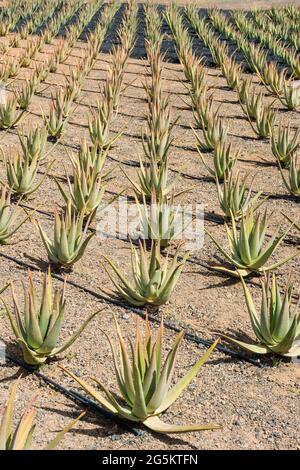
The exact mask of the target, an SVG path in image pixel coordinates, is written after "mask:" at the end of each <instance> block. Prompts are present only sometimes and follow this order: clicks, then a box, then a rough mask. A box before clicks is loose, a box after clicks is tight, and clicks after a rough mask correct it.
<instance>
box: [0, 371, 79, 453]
mask: <svg viewBox="0 0 300 470" xmlns="http://www.w3.org/2000/svg"><path fill="white" fill-rule="evenodd" d="M20 379H21V377H20V378H19V379H17V380H16V381H15V382H14V383H13V385H12V387H11V389H10V393H9V396H8V399H7V401H6V403H5V404H4V405H3V406H2V409H1V410H0V450H29V449H31V445H32V440H33V436H34V431H35V423H34V421H35V416H36V411H35V408H34V402H35V401H36V398H37V396H35V397H33V398H32V399H31V400H30V401H29V403H28V405H27V407H26V408H25V411H24V413H23V414H22V416H21V418H20V419H19V421H18V424H17V426H16V428H15V430H13V415H14V402H15V400H16V393H17V389H18V386H19V384H20ZM84 415H85V413H81V414H80V415H79V416H78V417H77V418H76V419H74V420H73V421H71V422H70V423H69V424H68V425H67V426H66V427H65V428H64V429H62V430H61V431H60V432H59V433H58V434H57V436H55V438H54V439H52V440H51V441H50V442H49V444H48V445H47V446H46V448H45V450H53V449H55V448H56V447H57V445H58V444H59V442H60V441H61V439H62V438H63V437H64V435H65V434H66V433H67V432H68V431H69V430H70V429H71V428H72V427H73V426H74V425H75V424H76V423H77V421H79V420H80V418H82V416H84Z"/></svg>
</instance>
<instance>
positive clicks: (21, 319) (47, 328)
mask: <svg viewBox="0 0 300 470" xmlns="http://www.w3.org/2000/svg"><path fill="white" fill-rule="evenodd" d="M28 277H29V287H28V288H27V289H26V288H25V286H24V306H23V311H22V309H21V308H20V306H19V301H18V298H17V296H16V292H15V287H14V284H13V283H12V282H11V284H10V285H11V292H12V298H13V305H14V313H15V315H14V314H13V312H12V311H11V310H10V309H9V307H8V306H7V304H6V303H5V302H4V301H3V302H4V305H5V309H6V312H7V315H8V317H9V320H10V324H11V327H12V330H13V332H14V334H15V336H16V339H17V342H18V344H19V345H20V346H21V349H22V352H23V358H24V361H25V362H26V364H30V365H33V366H41V365H42V364H44V363H45V362H46V361H47V360H48V359H51V358H53V357H55V356H57V355H58V354H60V353H62V352H64V351H66V349H68V348H69V347H70V346H72V344H73V343H74V341H76V339H77V338H78V337H79V335H80V334H81V333H82V331H83V330H84V328H85V327H86V326H87V325H88V324H89V322H90V321H91V320H92V319H93V318H94V316H95V315H96V314H98V313H99V312H98V311H97V312H96V313H93V314H92V315H91V316H90V317H89V318H88V319H87V320H86V321H85V322H84V323H83V324H82V325H81V327H80V328H79V329H78V330H77V332H76V333H74V334H73V335H72V336H71V337H70V338H69V339H68V340H67V341H66V342H65V344H64V345H62V346H57V343H58V339H59V335H60V331H61V327H62V322H63V319H64V314H65V306H66V300H65V285H64V287H63V288H62V289H60V290H57V291H55V292H54V295H53V287H52V277H51V271H50V269H49V271H48V273H47V274H45V278H44V284H43V290H42V295H41V300H40V302H38V300H37V292H36V287H35V286H34V284H33V280H32V275H31V273H29V276H28Z"/></svg>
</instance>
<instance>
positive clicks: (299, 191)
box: [279, 156, 300, 197]
mask: <svg viewBox="0 0 300 470" xmlns="http://www.w3.org/2000/svg"><path fill="white" fill-rule="evenodd" d="M279 170H280V173H281V176H282V179H283V182H284V184H285V186H286V188H287V190H288V191H289V192H290V193H291V194H292V195H293V196H296V197H300V167H299V165H298V159H297V157H296V156H293V157H291V161H290V167H289V176H288V178H286V177H285V176H284V173H283V170H282V168H281V166H279Z"/></svg>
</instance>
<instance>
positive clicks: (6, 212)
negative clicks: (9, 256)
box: [0, 186, 32, 245]
mask: <svg viewBox="0 0 300 470" xmlns="http://www.w3.org/2000/svg"><path fill="white" fill-rule="evenodd" d="M18 205H19V203H17V205H15V206H12V204H11V192H10V191H8V189H7V187H6V186H2V188H1V195H0V245H5V244H7V243H9V239H10V238H11V237H12V236H13V235H14V234H15V233H16V232H17V231H18V230H19V228H20V227H21V226H22V225H23V224H24V223H25V222H26V220H28V219H29V217H31V215H32V212H31V213H30V214H29V215H27V216H26V217H24V219H22V220H21V222H17V221H18V219H19V216H20V210H19V207H18Z"/></svg>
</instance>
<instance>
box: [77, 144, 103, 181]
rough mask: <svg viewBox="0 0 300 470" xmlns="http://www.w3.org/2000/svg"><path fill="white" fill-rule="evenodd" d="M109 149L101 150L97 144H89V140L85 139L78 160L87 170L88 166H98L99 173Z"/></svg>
mask: <svg viewBox="0 0 300 470" xmlns="http://www.w3.org/2000/svg"><path fill="white" fill-rule="evenodd" d="M108 150H109V148H107V149H101V150H100V151H99V149H98V147H97V145H91V146H89V145H88V143H87V141H86V140H83V142H82V144H81V146H80V149H79V152H78V162H79V163H80V165H82V166H83V168H84V169H85V171H86V170H87V169H88V168H96V171H97V173H100V172H101V171H102V170H103V167H104V164H105V162H106V158H107V154H108Z"/></svg>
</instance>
